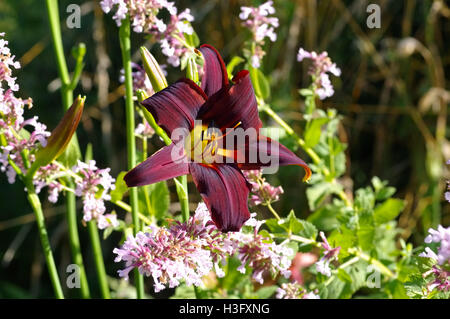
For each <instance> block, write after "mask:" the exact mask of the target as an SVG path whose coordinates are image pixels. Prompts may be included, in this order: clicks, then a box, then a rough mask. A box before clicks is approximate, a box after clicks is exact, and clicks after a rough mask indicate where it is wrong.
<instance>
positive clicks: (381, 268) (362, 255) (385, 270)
mask: <svg viewBox="0 0 450 319" xmlns="http://www.w3.org/2000/svg"><path fill="white" fill-rule="evenodd" d="M348 252H349V253H351V254H354V255H355V256H358V257H359V258H361V259H362V260H365V261H367V262H368V263H369V264H372V265H373V266H374V267H375V268H377V269H378V271H379V272H381V273H382V274H383V275H385V276H387V277H389V278H394V277H395V275H394V274H393V273H392V271H391V270H390V269H389V268H387V267H386V266H385V265H384V264H383V263H382V262H381V261H379V260H378V259H375V258H372V257H370V256H369V255H367V254H366V253H364V252H362V251H360V250H359V249H349V250H348Z"/></svg>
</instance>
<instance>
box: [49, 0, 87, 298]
mask: <svg viewBox="0 0 450 319" xmlns="http://www.w3.org/2000/svg"><path fill="white" fill-rule="evenodd" d="M46 4H47V14H48V19H49V23H50V31H51V35H52V41H53V49H54V52H55V56H56V62H57V66H58V74H59V78H60V80H61V96H62V104H63V108H64V110H67V109H69V107H70V106H71V105H72V103H73V88H71V87H70V84H71V80H70V76H69V71H68V70H67V63H66V59H65V56H64V48H63V43H62V36H61V27H60V24H59V21H60V19H59V11H58V10H59V9H58V0H46ZM80 72H81V70H80ZM71 143H74V144H76V145H77V146H78V140H77V137H76V134H74V136H73V137H72V141H71ZM66 201H67V223H68V227H69V231H70V246H71V248H72V256H73V258H74V262H75V263H76V264H77V265H78V267H79V268H80V269H81V270H83V271H82V272H80V281H81V283H82V285H83V283H84V284H85V285H83V286H84V287H82V288H81V295H82V297H83V298H89V295H90V294H89V288H88V286H87V278H86V273H85V271H84V265H83V256H82V254H81V249H79V247H80V239H79V236H78V228H77V217H76V215H77V212H76V205H74V203H75V202H76V199H75V194H73V193H70V192H69V193H67V194H66ZM77 247H78V249H76V248H77ZM74 249H75V250H74Z"/></svg>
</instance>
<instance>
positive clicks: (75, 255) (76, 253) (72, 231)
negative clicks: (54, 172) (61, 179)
mask: <svg viewBox="0 0 450 319" xmlns="http://www.w3.org/2000/svg"><path fill="white" fill-rule="evenodd" d="M67 186H68V187H69V188H72V189H74V188H75V185H74V183H73V181H72V180H71V179H67ZM67 195H68V196H66V208H67V225H68V230H69V242H70V250H71V252H72V259H73V262H74V263H75V264H76V265H78V269H79V271H80V272H79V273H80V289H81V291H80V292H81V296H82V297H83V298H90V297H91V294H90V292H89V284H88V281H87V276H86V270H85V269H84V264H83V257H82V254H81V247H80V240H79V238H78V227H77V214H76V210H77V208H76V207H77V202H76V198H75V196H72V195H74V194H72V193H70V192H68V193H67ZM74 212H75V213H74Z"/></svg>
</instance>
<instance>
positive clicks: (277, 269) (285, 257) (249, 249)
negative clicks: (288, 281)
mask: <svg viewBox="0 0 450 319" xmlns="http://www.w3.org/2000/svg"><path fill="white" fill-rule="evenodd" d="M263 223H264V222H259V221H256V219H254V215H253V216H252V218H250V219H249V220H248V221H247V222H246V225H248V226H253V227H254V232H253V234H246V233H243V232H239V233H237V235H236V237H235V239H236V240H237V241H238V242H239V243H240V245H239V247H238V249H237V253H238V258H239V259H240V261H241V265H240V266H239V267H238V271H240V272H241V273H243V274H244V273H245V268H246V266H248V267H249V268H250V269H252V270H253V274H252V278H253V280H255V281H257V282H259V283H260V284H263V283H264V277H263V275H265V274H271V275H272V276H274V275H276V274H277V273H281V274H282V275H283V276H284V277H285V278H289V277H290V276H291V271H290V270H289V267H290V266H291V260H292V257H294V251H293V250H292V249H291V248H289V247H287V246H285V245H282V244H281V245H277V244H276V243H275V242H268V241H267V238H266V237H264V236H262V235H260V234H258V231H259V228H260V227H261V225H262V224H263Z"/></svg>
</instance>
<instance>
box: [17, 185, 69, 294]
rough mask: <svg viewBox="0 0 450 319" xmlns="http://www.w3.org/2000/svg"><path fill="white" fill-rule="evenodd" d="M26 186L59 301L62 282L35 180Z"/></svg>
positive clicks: (61, 292)
mask: <svg viewBox="0 0 450 319" xmlns="http://www.w3.org/2000/svg"><path fill="white" fill-rule="evenodd" d="M25 186H26V187H27V192H28V195H27V197H28V201H29V202H30V205H31V207H32V209H33V212H34V214H35V216H36V223H37V226H38V230H39V237H40V240H41V245H42V249H43V251H44V256H45V261H46V262H47V267H48V272H49V275H50V280H51V282H52V285H53V290H54V292H55V296H56V298H58V299H64V294H63V291H62V288H61V282H60V281H59V277H58V271H57V269H56V265H55V260H54V258H53V253H52V248H51V246H50V241H49V239H48V234H47V229H46V228H45V220H44V213H43V212H42V206H41V201H40V200H39V196H38V195H37V194H36V191H35V189H34V185H33V180H32V179H31V178H30V179H25Z"/></svg>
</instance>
